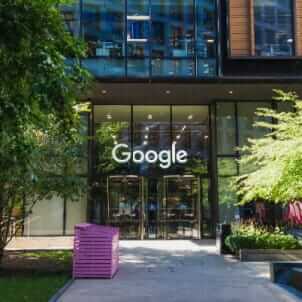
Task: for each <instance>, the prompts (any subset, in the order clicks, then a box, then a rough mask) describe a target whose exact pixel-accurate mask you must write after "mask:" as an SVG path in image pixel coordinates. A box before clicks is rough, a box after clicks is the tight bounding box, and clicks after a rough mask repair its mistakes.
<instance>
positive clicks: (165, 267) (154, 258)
mask: <svg viewBox="0 0 302 302" xmlns="http://www.w3.org/2000/svg"><path fill="white" fill-rule="evenodd" d="M59 301H60V302H82V301H83V302H86V301H87V302H99V301H102V302H141V301H143V302H161V301H163V302H294V301H299V300H298V299H297V298H294V297H293V296H290V294H288V293H287V292H285V291H284V290H283V289H281V288H279V287H278V286H276V285H274V284H272V283H270V281H269V266H268V264H267V263H256V264H255V263H248V264H247V263H240V262H238V261H237V260H234V259H232V258H223V257H221V256H218V255H217V254H216V248H215V245H214V244H213V242H207V241H196V242H195V241H193V242H192V241H122V242H121V267H120V271H119V272H118V273H117V275H116V277H115V278H114V279H113V280H76V281H75V282H74V283H73V284H72V285H71V286H70V287H69V289H68V290H67V291H66V292H65V294H64V295H63V296H62V297H61V299H60V300H59Z"/></svg>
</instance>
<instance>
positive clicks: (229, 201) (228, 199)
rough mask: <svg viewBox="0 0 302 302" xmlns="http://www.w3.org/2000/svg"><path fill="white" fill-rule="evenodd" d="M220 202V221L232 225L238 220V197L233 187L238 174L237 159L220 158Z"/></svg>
mask: <svg viewBox="0 0 302 302" xmlns="http://www.w3.org/2000/svg"><path fill="white" fill-rule="evenodd" d="M217 164H218V201H219V220H220V222H222V223H230V222H233V221H235V220H236V219H238V218H239V217H238V206H236V203H237V202H238V197H237V195H236V193H235V191H234V189H233V187H232V182H233V180H234V176H236V175H237V174H238V173H237V164H236V159H235V158H218V162H217Z"/></svg>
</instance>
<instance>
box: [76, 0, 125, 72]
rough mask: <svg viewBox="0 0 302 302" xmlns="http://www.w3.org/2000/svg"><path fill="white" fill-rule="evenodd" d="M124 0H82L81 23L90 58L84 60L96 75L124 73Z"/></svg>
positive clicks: (85, 64)
mask: <svg viewBox="0 0 302 302" xmlns="http://www.w3.org/2000/svg"><path fill="white" fill-rule="evenodd" d="M124 10H125V7H124V1H123V0H110V1H108V0H85V1H84V3H83V14H82V24H83V25H82V26H83V35H84V40H85V41H86V42H87V44H88V55H89V58H88V59H85V60H83V65H84V66H86V67H87V68H88V69H89V70H90V71H91V72H92V74H94V75H95V76H100V77H101V76H124V75H125V60H124V53H125V51H124V31H125V26H124V18H125V16H124Z"/></svg>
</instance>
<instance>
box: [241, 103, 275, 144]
mask: <svg viewBox="0 0 302 302" xmlns="http://www.w3.org/2000/svg"><path fill="white" fill-rule="evenodd" d="M265 107H268V108H271V104H270V103H250V102H241V103H238V129H239V146H240V147H243V146H245V145H246V144H247V143H248V139H249V138H258V137H263V136H264V135H265V134H266V133H268V131H269V130H267V129H264V128H260V127H254V124H255V122H257V121H261V120H263V119H261V118H260V117H258V116H256V114H255V112H256V110H257V108H265Z"/></svg>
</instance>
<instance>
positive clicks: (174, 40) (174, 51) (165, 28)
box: [152, 0, 195, 77]
mask: <svg viewBox="0 0 302 302" xmlns="http://www.w3.org/2000/svg"><path fill="white" fill-rule="evenodd" d="M193 21H194V6H193V0H187V1H182V0H175V1H173V2H172V1H161V0H154V1H152V42H153V43H152V75H153V76H169V77H170V76H183V77H186V76H194V75H195V67H194V66H195V64H194V59H193V58H194V24H193Z"/></svg>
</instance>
